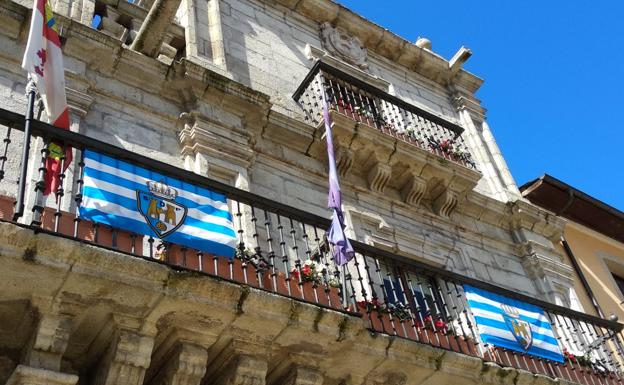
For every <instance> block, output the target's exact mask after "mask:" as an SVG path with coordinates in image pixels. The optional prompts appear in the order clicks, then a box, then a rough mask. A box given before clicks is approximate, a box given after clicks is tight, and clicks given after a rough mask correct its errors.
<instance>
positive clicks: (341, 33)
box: [321, 22, 368, 69]
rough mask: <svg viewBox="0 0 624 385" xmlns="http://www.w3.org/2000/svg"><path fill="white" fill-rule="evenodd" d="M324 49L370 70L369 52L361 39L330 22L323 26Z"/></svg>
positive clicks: (322, 39) (322, 40)
mask: <svg viewBox="0 0 624 385" xmlns="http://www.w3.org/2000/svg"><path fill="white" fill-rule="evenodd" d="M321 42H322V43H323V48H324V49H326V50H327V52H329V53H330V54H332V55H335V56H337V57H339V58H340V59H342V60H344V61H346V62H347V63H349V64H353V65H355V66H357V67H360V68H364V69H366V68H368V52H367V51H366V48H364V46H363V45H362V42H361V41H360V39H358V38H357V37H355V36H352V35H350V34H349V33H348V32H347V31H345V30H344V29H342V28H339V27H334V26H332V25H331V24H330V23H329V22H325V23H323V24H321Z"/></svg>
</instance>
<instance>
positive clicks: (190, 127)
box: [178, 112, 254, 169]
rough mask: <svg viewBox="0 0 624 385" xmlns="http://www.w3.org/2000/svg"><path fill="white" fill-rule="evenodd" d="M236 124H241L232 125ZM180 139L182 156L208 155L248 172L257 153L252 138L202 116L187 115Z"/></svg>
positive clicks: (183, 115) (180, 132) (179, 134)
mask: <svg viewBox="0 0 624 385" xmlns="http://www.w3.org/2000/svg"><path fill="white" fill-rule="evenodd" d="M231 123H232V124H234V125H236V124H239V125H240V122H231ZM178 127H179V129H180V131H179V133H178V139H179V141H180V144H181V146H182V156H191V157H195V156H196V154H204V155H206V156H207V157H208V158H209V159H211V160H213V161H218V162H220V163H222V164H223V165H225V164H229V165H232V166H238V167H240V168H243V169H247V168H248V167H249V165H250V164H251V160H252V158H253V155H254V152H253V150H252V149H251V148H250V145H249V137H248V136H247V135H246V134H243V133H242V132H241V131H240V130H239V129H236V128H232V127H225V126H224V125H223V124H222V123H220V122H216V121H214V120H213V119H211V118H209V117H205V116H201V115H199V114H198V113H195V112H191V113H183V114H181V115H180V118H179V120H178Z"/></svg>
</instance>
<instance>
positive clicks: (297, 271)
mask: <svg viewBox="0 0 624 385" xmlns="http://www.w3.org/2000/svg"><path fill="white" fill-rule="evenodd" d="M290 274H291V275H292V276H294V277H295V278H297V279H299V270H297V268H296V267H293V268H292V270H291V271H290Z"/></svg>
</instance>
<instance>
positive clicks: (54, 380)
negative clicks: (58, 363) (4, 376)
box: [6, 365, 78, 385]
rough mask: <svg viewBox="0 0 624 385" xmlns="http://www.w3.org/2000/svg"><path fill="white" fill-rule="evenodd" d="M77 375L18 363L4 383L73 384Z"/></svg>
mask: <svg viewBox="0 0 624 385" xmlns="http://www.w3.org/2000/svg"><path fill="white" fill-rule="evenodd" d="M77 382H78V376H76V375H74V374H65V373H59V372H55V371H52V370H46V369H39V368H33V367H30V366H25V365H19V366H18V367H17V368H15V371H13V374H12V375H11V377H10V378H9V379H8V381H7V382H6V385H75V384H76V383H77Z"/></svg>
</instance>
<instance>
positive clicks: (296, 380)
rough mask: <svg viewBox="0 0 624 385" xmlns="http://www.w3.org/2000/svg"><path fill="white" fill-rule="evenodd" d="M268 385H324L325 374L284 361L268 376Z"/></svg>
mask: <svg viewBox="0 0 624 385" xmlns="http://www.w3.org/2000/svg"><path fill="white" fill-rule="evenodd" d="M266 383H267V385H323V374H322V373H320V372H319V371H318V370H317V369H315V368H312V367H309V366H304V365H299V364H295V363H290V362H289V361H282V363H281V364H279V365H278V366H277V367H276V368H275V369H274V370H272V371H271V373H269V375H268V376H267V381H266Z"/></svg>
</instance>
